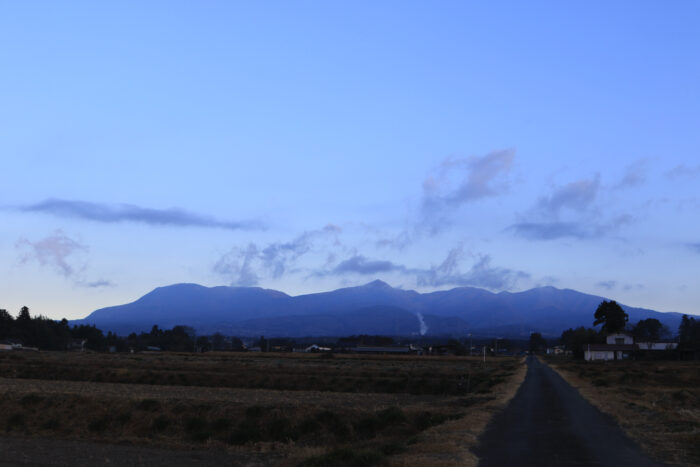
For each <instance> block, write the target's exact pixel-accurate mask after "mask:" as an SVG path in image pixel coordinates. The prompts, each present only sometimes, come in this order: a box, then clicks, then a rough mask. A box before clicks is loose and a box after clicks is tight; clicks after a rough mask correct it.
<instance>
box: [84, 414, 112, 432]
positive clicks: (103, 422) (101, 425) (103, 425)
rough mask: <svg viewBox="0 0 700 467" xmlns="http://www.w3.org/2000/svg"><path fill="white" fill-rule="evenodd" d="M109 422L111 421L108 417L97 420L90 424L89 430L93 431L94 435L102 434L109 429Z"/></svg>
mask: <svg viewBox="0 0 700 467" xmlns="http://www.w3.org/2000/svg"><path fill="white" fill-rule="evenodd" d="M109 422H110V419H109V417H106V416H105V417H100V418H96V419H94V420H92V421H91V422H90V423H89V424H88V430H90V431H92V432H93V433H102V432H104V431H105V430H106V429H107V426H108V425H109Z"/></svg>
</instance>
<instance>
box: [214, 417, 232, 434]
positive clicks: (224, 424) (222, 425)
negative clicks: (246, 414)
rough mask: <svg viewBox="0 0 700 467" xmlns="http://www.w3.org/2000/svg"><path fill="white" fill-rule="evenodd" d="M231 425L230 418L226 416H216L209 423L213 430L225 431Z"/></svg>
mask: <svg viewBox="0 0 700 467" xmlns="http://www.w3.org/2000/svg"><path fill="white" fill-rule="evenodd" d="M230 427H231V420H229V419H228V418H217V419H216V420H214V421H213V422H212V424H211V428H212V430H214V431H226V430H228V429H229V428H230Z"/></svg>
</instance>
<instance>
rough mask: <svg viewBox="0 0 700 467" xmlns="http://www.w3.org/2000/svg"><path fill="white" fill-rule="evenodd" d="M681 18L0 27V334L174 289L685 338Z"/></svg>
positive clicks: (387, 17)
mask: <svg viewBox="0 0 700 467" xmlns="http://www.w3.org/2000/svg"><path fill="white" fill-rule="evenodd" d="M698 17H700V4H698V3H697V2H691V1H688V2H672V3H668V2H666V3H664V2H640V1H635V2H614V4H613V2H602V1H601V2H564V3H562V2H478V3H477V2H439V3H435V2H405V1H401V2H241V3H234V2H214V1H205V2H170V1H169V2H155V1H154V2H15V3H14V4H7V3H6V4H3V5H2V6H1V7H0V44H2V46H0V63H1V66H2V70H3V71H2V73H0V135H1V137H0V161H1V163H0V173H1V174H2V188H3V189H2V191H1V192H0V193H1V194H0V210H1V211H0V212H1V215H2V220H3V228H2V229H0V267H1V268H2V276H3V280H2V281H1V282H0V300H1V301H0V308H6V309H8V310H9V311H10V312H12V313H17V311H18V310H19V308H20V307H21V306H22V305H27V306H29V307H30V309H31V310H32V312H34V313H40V314H43V315H45V316H49V317H52V318H61V317H64V316H65V317H67V318H78V317H82V316H85V315H86V314H88V313H89V312H91V311H93V310H94V309H96V308H100V307H103V306H110V305H116V304H121V303H126V302H130V301H132V300H134V299H136V298H138V297H140V296H141V295H143V294H145V293H147V292H149V291H150V290H152V289H153V288H155V287H158V286H162V285H168V284H171V283H176V282H196V283H200V284H204V285H257V286H261V287H267V288H275V289H278V290H282V291H285V292H287V293H290V294H292V295H296V294H299V293H307V292H316V291H324V290H330V289H334V288H337V287H342V286H349V285H357V284H363V283H366V282H369V281H370V280H373V279H375V278H379V279H382V280H385V281H386V282H388V283H390V284H391V285H393V286H396V287H403V288H411V289H417V290H420V291H430V290H439V289H447V288H452V287H457V286H475V287H484V288H488V289H490V290H493V291H501V290H509V291H518V290H525V289H528V288H531V287H535V286H541V285H553V286H555V287H559V288H573V289H577V290H580V291H583V292H587V293H594V294H599V295H603V296H606V297H610V298H615V299H617V300H619V301H621V302H623V303H626V304H629V305H636V306H644V307H649V308H654V309H657V310H660V311H678V312H683V313H693V314H698V313H700V287H699V286H698V285H699V284H698V277H700V274H699V273H700V215H699V214H700V131H699V129H700V87H699V85H698V83H700V30H698V28H697V18H698Z"/></svg>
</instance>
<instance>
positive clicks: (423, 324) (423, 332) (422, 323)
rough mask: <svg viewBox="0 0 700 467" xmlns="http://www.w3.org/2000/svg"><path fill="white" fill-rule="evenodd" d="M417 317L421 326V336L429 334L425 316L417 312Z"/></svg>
mask: <svg viewBox="0 0 700 467" xmlns="http://www.w3.org/2000/svg"><path fill="white" fill-rule="evenodd" d="M416 317H417V318H418V323H419V324H420V335H421V336H425V333H426V332H428V325H427V324H425V320H424V319H423V314H422V313H421V312H420V311H417V312H416Z"/></svg>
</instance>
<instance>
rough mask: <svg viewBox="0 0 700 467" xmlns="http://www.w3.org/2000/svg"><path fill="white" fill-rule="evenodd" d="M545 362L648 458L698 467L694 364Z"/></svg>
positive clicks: (699, 392)
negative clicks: (613, 423) (608, 415)
mask: <svg viewBox="0 0 700 467" xmlns="http://www.w3.org/2000/svg"><path fill="white" fill-rule="evenodd" d="M547 362H548V363H549V364H550V366H552V367H553V368H554V369H555V370H556V371H558V372H559V374H560V375H561V376H562V377H563V378H564V379H566V380H567V381H568V382H569V383H570V384H571V385H572V386H574V387H576V388H577V389H578V390H579V392H580V393H581V395H583V396H584V397H585V398H586V399H588V400H589V401H590V402H591V403H593V404H594V405H596V406H597V407H598V408H599V409H600V410H602V411H603V412H606V413H608V414H610V415H612V416H613V417H614V418H615V419H616V420H617V422H618V423H619V424H620V426H621V427H622V428H623V429H624V430H625V431H626V432H627V434H628V435H629V436H630V437H631V438H633V439H635V440H636V441H637V442H639V444H640V445H641V446H642V449H644V450H645V451H646V452H647V453H648V454H649V455H651V456H652V457H654V458H656V459H657V460H658V461H660V462H663V463H665V464H668V465H683V466H686V465H696V466H700V364H699V363H698V362H682V361H660V360H654V361H643V360H637V361H632V360H628V361H618V362H589V363H586V362H577V361H571V360H558V359H547Z"/></svg>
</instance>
